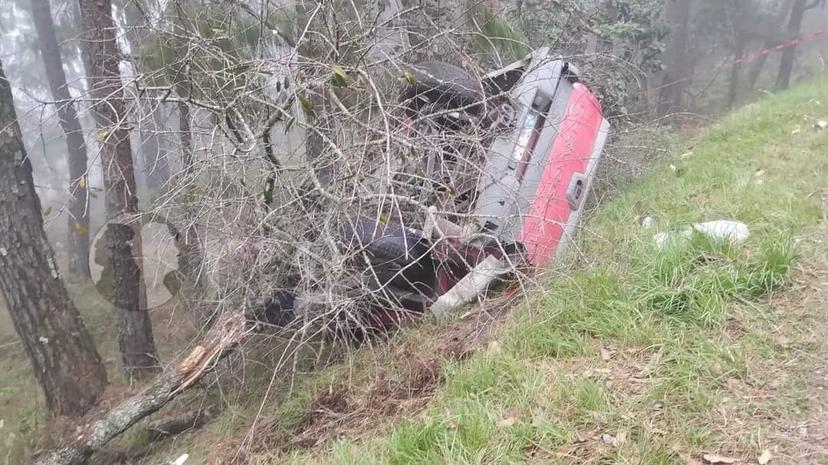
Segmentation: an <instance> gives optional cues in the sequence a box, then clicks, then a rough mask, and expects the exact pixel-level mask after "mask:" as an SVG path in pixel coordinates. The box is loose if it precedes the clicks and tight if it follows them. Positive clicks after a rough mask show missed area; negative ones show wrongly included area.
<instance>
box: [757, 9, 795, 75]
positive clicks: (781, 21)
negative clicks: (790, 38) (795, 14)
mask: <svg viewBox="0 0 828 465" xmlns="http://www.w3.org/2000/svg"><path fill="white" fill-rule="evenodd" d="M793 2H794V0H783V1H782V2H781V5H780V6H779V10H778V11H777V13H776V16H775V17H774V19H773V24H771V32H770V33H771V36H770V37H768V38H767V39H766V40H765V42H764V46H765V48H770V47H773V46H774V45H776V43H777V42H779V41H780V35H779V34H778V33H776V31H779V30H780V29H782V26H784V25H785V19H787V17H788V14H789V13H790V12H791V7H792V6H793ZM768 56H769V55H768V54H767V53H766V54H764V55H761V56H759V58H757V59H756V61H754V62H753V64H752V65H751V66H750V71H748V82H747V85H748V88H750V89H751V90H753V89H756V83H757V82H759V76H761V75H762V71H763V70H764V69H765V64H767V62H768Z"/></svg>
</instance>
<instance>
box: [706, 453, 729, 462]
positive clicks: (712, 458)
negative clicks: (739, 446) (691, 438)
mask: <svg viewBox="0 0 828 465" xmlns="http://www.w3.org/2000/svg"><path fill="white" fill-rule="evenodd" d="M702 458H703V459H704V461H705V462H707V463H712V464H717V463H725V464H730V463H736V459H734V458H732V457H725V456H723V455H718V454H704V455H702Z"/></svg>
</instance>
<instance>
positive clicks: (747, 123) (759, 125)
mask: <svg viewBox="0 0 828 465" xmlns="http://www.w3.org/2000/svg"><path fill="white" fill-rule="evenodd" d="M825 95H828V82H826V81H824V80H821V81H817V82H812V83H809V84H807V85H802V86H800V87H798V88H796V89H795V90H793V91H790V92H786V93H783V94H780V95H777V96H774V97H771V98H769V99H767V100H765V101H763V102H761V103H760V104H756V105H751V106H749V107H747V108H744V109H742V110H740V111H738V112H736V113H735V114H733V115H731V116H729V117H727V118H725V119H724V120H723V121H721V122H720V123H718V124H715V125H713V126H712V127H710V128H709V129H707V130H706V131H704V132H703V134H701V135H700V136H699V137H697V138H695V139H693V140H691V141H688V142H686V143H685V144H684V146H682V147H679V148H677V150H676V151H675V155H674V156H673V157H671V158H670V159H669V160H667V161H665V163H663V165H662V166H660V167H659V168H657V169H656V170H655V171H654V172H653V173H652V175H650V176H649V178H648V179H645V180H643V181H641V182H639V183H638V184H637V185H634V186H632V187H631V188H629V189H628V190H627V191H626V192H624V193H623V194H622V195H620V196H619V197H618V198H616V199H614V200H612V201H610V202H608V203H605V204H603V205H602V206H601V207H600V209H599V211H598V212H597V214H596V215H595V216H594V218H592V220H591V221H589V222H588V224H586V225H585V226H584V228H583V237H582V240H581V241H580V243H579V247H577V250H573V253H572V254H571V255H572V262H573V265H574V268H573V271H571V272H569V273H564V274H559V273H554V275H551V276H550V277H549V278H548V279H547V280H545V281H544V283H543V284H542V285H541V287H542V289H540V290H538V292H537V293H536V295H535V296H533V297H531V298H528V299H526V301H525V302H523V303H521V304H518V306H517V307H516V308H515V309H514V311H513V313H512V315H510V316H509V317H508V318H507V321H506V322H505V323H504V324H503V325H502V326H501V327H500V328H498V329H497V330H496V331H495V332H494V334H492V335H491V336H490V339H489V342H488V344H487V346H486V347H485V348H484V349H483V350H480V351H479V352H477V353H476V354H474V355H473V356H471V357H470V358H469V359H467V360H463V361H452V362H448V363H447V364H446V365H445V366H442V367H441V368H440V373H439V374H435V375H434V378H436V379H439V380H441V383H442V384H441V385H440V387H439V388H437V389H436V391H435V392H431V390H427V393H426V394H425V395H424V396H425V397H426V400H425V401H424V402H420V403H416V402H415V403H414V404H415V407H413V408H411V409H408V410H406V409H403V412H405V413H404V414H402V415H397V416H396V417H395V418H394V420H393V421H391V422H387V421H380V422H377V421H372V420H371V416H370V414H369V415H368V418H367V419H365V418H363V419H362V420H361V421H360V422H358V423H357V425H358V427H356V428H354V427H353V424H351V426H352V428H350V429H347V428H346V429H343V430H342V431H341V433H342V434H344V437H341V438H338V439H333V440H330V441H328V440H326V441H321V442H320V443H318V444H317V445H316V447H312V448H301V447H294V448H284V447H282V446H283V444H270V446H271V447H272V449H273V451H271V452H265V453H262V454H258V455H255V456H254V458H255V462H256V463H274V464H275V463H292V464H293V463H296V464H299V463H302V464H305V463H307V464H311V463H337V464H375V463H376V464H379V463H391V464H409V463H422V464H473V463H474V464H476V463H497V464H504V463H520V462H528V463H641V464H666V463H696V462H702V461H708V462H709V461H714V462H715V461H716V460H717V457H715V456H713V455H720V456H723V457H724V458H725V459H730V458H733V459H736V460H739V461H743V462H746V463H747V462H751V463H756V462H757V460H759V461H760V462H765V463H766V460H773V461H774V462H775V463H791V462H797V463H824V462H819V460H824V457H825V455H824V454H823V453H822V449H821V448H820V447H823V446H824V445H825V444H824V441H825V439H824V435H822V436H820V435H821V433H822V432H825V431H826V429H828V426H826V425H825V424H824V423H825V422H824V421H823V422H822V424H819V423H820V422H819V421H816V422H813V421H811V420H814V419H818V416H819V415H820V414H822V415H823V416H824V415H825V414H824V413H823V411H822V404H823V403H824V402H825V401H826V399H827V398H828V394H826V393H824V392H823V391H822V390H821V389H820V388H819V387H820V383H824V382H825V380H824V379H823V378H822V376H823V374H824V372H822V371H820V370H821V369H822V368H824V367H826V365H828V364H826V362H825V361H824V354H825V353H826V348H825V344H824V341H825V339H824V337H822V336H824V335H825V334H828V332H826V331H825V327H826V317H825V307H824V302H825V300H824V299H825V298H826V297H828V282H827V281H826V276H828V275H826V270H828V262H826V260H827V259H828V246H826V242H825V239H826V238H828V223H826V222H825V217H826V212H828V205H826V201H828V174H827V173H828V172H826V149H828V132H826V131H817V130H815V129H814V128H813V124H814V122H815V121H816V120H817V119H819V118H824V117H825V116H827V115H828V101H824V102H823V101H821V99H822V98H823V97H824V96H825ZM646 217H651V218H652V219H654V226H653V227H651V228H646V227H644V226H642V220H643V219H644V218H646ZM716 219H734V220H739V221H742V222H744V223H746V224H748V225H749V227H750V230H751V233H752V234H751V236H750V238H749V240H748V241H747V242H746V243H744V244H742V245H729V244H725V243H721V242H715V241H711V240H709V239H706V238H704V237H694V238H693V239H692V240H691V241H689V242H681V241H678V242H676V243H672V244H671V245H669V246H668V247H666V248H665V249H663V250H661V249H659V248H658V247H656V245H655V243H654V241H653V235H654V234H655V233H656V232H658V231H669V230H671V229H675V228H677V227H681V226H684V225H687V224H689V223H693V222H700V221H709V220H716ZM550 274H551V273H550ZM432 330H433V328H428V329H427V330H422V329H421V330H413V333H415V334H406V335H404V336H402V339H403V340H404V344H405V343H408V344H410V343H411V342H412V341H419V344H421V346H422V347H428V346H433V345H439V341H434V340H433V339H432V338H430V337H429V336H427V335H425V334H423V333H429V332H432V333H433V331H432ZM398 355H399V351H398ZM371 357H374V358H375V357H377V356H366V355H364V354H363V355H357V359H365V358H371ZM390 358H392V359H393V358H394V357H393V355H392V356H390ZM372 360H373V359H372ZM396 363H399V362H396ZM363 364H364V365H367V366H369V367H375V366H376V365H377V362H376V360H374V363H365V362H364V360H363ZM381 364H384V365H386V366H393V363H392V362H388V361H387V360H385V361H384V362H381ZM356 366H359V364H358V363H356ZM374 369H376V368H374ZM358 370H359V369H357V371H358ZM386 371H387V370H386ZM410 378H411V377H410V376H409V377H408V378H406V379H408V380H409V381H410ZM331 379H334V377H332V378H331ZM351 379H352V384H351V385H349V386H348V388H347V389H345V393H344V394H342V397H344V398H341V399H338V400H337V401H336V402H330V398H331V397H332V394H331V393H332V392H334V390H341V389H343V388H342V387H341V386H340V385H338V384H337V385H334V384H326V383H325V382H321V383H313V384H312V386H311V387H309V388H308V389H310V390H311V392H315V394H310V393H305V395H306V397H308V398H309V399H315V400H316V403H315V404H312V405H311V408H314V407H315V408H316V410H315V411H314V413H313V415H315V416H318V417H323V418H325V419H326V420H325V421H334V422H339V423H340V424H345V425H348V423H349V420H348V418H347V417H348V415H349V414H352V413H353V408H350V409H349V408H348V406H349V405H354V404H357V403H360V402H363V403H364V400H362V401H361V400H360V396H365V395H366V392H368V393H370V392H371V390H370V389H369V388H368V387H365V386H362V385H360V384H359V383H360V381H359V376H352V378H351ZM420 387H421V386H420ZM416 388H417V386H412V390H414V391H416ZM314 396H316V397H314ZM412 397H417V396H416V394H412ZM320 400H328V401H329V402H327V403H324V402H323V403H322V404H323V405H322V406H323V407H324V408H319V405H320ZM423 403H424V404H425V406H422V405H421V404H423ZM374 407H375V408H376V410H377V411H381V410H382V409H381V406H374ZM283 408H284V407H283ZM337 408H339V409H340V410H341V411H339V412H337ZM267 413H268V414H272V413H275V412H267ZM286 417H290V415H286ZM343 417H346V418H343ZM823 419H824V418H823ZM317 421H319V422H322V421H323V420H317ZM383 425H384V426H383ZM332 436H333V437H336V436H337V434H333V435H332ZM820 441H822V446H820ZM710 454H713V455H710ZM705 455H707V457H706V458H705Z"/></svg>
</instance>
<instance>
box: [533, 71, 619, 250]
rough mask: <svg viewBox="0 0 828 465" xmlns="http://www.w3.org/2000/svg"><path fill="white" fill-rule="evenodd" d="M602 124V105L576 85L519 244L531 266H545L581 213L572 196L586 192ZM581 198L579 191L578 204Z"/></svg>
mask: <svg viewBox="0 0 828 465" xmlns="http://www.w3.org/2000/svg"><path fill="white" fill-rule="evenodd" d="M602 121H603V117H602V110H601V105H600V104H599V103H598V101H597V100H596V99H595V97H594V96H593V95H592V93H591V92H590V91H589V90H588V89H587V88H586V87H585V86H584V85H582V84H580V83H576V84H574V85H573V90H572V94H571V96H570V100H569V103H568V104H567V109H566V112H565V114H564V117H563V120H562V121H561V123H560V130H559V132H558V134H557V137H556V138H555V142H554V143H553V145H552V150H551V152H550V154H549V158H548V163H547V165H546V167H545V169H544V172H543V175H542V177H541V182H540V185H539V187H538V190H537V194H536V196H535V198H534V201H533V203H532V204H531V206H530V208H529V212H528V214H527V215H526V219H525V221H524V223H523V228H522V230H521V235H520V241H521V242H522V243H523V245H524V247H525V248H526V253H527V257H528V259H529V261H530V263H532V264H533V265H535V266H543V265H546V264H547V263H549V261H550V260H551V259H552V258H553V256H554V253H555V250H556V248H557V247H558V244H559V243H560V242H561V239H562V238H563V235H564V232H565V230H566V226H567V224H569V222H570V216H571V215H572V214H573V213H576V212H577V211H578V210H579V208H578V207H579V206H580V205H573V199H572V194H573V192H576V191H578V190H580V191H581V192H582V191H583V190H585V189H586V185H585V183H586V181H587V179H586V176H587V174H588V173H587V170H588V165H589V161H590V156H591V154H592V151H593V147H594V145H595V142H596V140H597V134H598V131H599V129H600V127H601V123H602ZM578 175H580V176H578ZM579 182H580V183H581V185H578V183H579ZM580 197H581V196H580V192H578V195H577V198H576V199H575V201H576V202H577V201H578V200H579V199H580Z"/></svg>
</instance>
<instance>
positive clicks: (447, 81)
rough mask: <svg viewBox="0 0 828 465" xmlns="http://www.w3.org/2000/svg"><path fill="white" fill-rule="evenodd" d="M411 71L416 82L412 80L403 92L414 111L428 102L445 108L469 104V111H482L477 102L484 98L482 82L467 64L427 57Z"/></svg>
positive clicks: (409, 109)
mask: <svg viewBox="0 0 828 465" xmlns="http://www.w3.org/2000/svg"><path fill="white" fill-rule="evenodd" d="M410 72H411V75H412V76H413V77H414V79H415V82H414V83H413V84H408V85H407V86H406V87H405V88H404V89H403V92H402V94H401V95H400V100H401V101H402V102H405V103H406V110H407V111H408V112H409V113H410V114H416V113H417V112H418V111H420V109H421V108H423V107H425V106H427V105H434V106H435V107H439V108H441V109H451V108H464V107H469V108H467V109H466V111H468V112H470V113H472V114H476V113H478V112H479V111H480V108H479V105H476V104H477V103H479V102H481V101H482V100H483V90H482V87H481V84H480V82H479V81H478V80H477V79H475V78H473V77H472V76H471V75H469V73H467V72H466V71H465V70H464V69H463V68H460V67H459V66H455V65H452V64H449V63H442V62H439V61H427V62H423V63H419V64H417V65H414V66H412V67H411V69H410Z"/></svg>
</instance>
